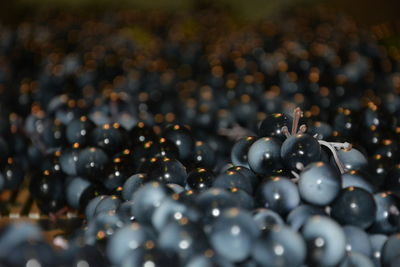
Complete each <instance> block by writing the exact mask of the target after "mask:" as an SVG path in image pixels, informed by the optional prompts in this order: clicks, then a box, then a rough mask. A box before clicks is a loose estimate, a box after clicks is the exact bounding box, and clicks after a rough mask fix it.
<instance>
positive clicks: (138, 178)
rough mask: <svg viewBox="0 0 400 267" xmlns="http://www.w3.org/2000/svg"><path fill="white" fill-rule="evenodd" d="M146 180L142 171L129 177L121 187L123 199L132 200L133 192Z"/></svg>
mask: <svg viewBox="0 0 400 267" xmlns="http://www.w3.org/2000/svg"><path fill="white" fill-rule="evenodd" d="M146 182H148V179H147V175H146V174H144V173H137V174H134V175H132V176H131V177H129V178H128V179H127V180H126V181H125V183H124V185H123V189H122V197H123V198H124V199H125V200H132V197H133V195H134V193H135V192H136V191H137V190H138V189H139V188H140V187H142V186H143V185H144V184H145V183H146Z"/></svg>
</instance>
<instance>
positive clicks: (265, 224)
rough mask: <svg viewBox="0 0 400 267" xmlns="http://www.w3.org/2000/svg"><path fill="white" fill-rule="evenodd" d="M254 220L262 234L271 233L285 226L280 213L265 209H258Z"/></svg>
mask: <svg viewBox="0 0 400 267" xmlns="http://www.w3.org/2000/svg"><path fill="white" fill-rule="evenodd" d="M253 219H254V221H255V222H256V224H257V226H258V229H260V231H261V232H269V231H270V230H271V229H272V228H274V227H276V226H279V225H284V224H285V223H284V221H283V219H282V217H281V216H280V215H279V214H278V213H276V212H275V211H273V210H268V209H264V208H260V209H256V210H255V211H254V214H253Z"/></svg>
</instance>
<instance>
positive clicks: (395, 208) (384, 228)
mask: <svg viewBox="0 0 400 267" xmlns="http://www.w3.org/2000/svg"><path fill="white" fill-rule="evenodd" d="M374 199H375V203H376V213H375V220H374V223H373V225H372V227H371V229H370V231H372V232H375V233H382V234H391V233H395V232H399V231H400V199H399V197H398V196H396V195H394V194H392V193H391V192H381V193H377V194H375V195H374Z"/></svg>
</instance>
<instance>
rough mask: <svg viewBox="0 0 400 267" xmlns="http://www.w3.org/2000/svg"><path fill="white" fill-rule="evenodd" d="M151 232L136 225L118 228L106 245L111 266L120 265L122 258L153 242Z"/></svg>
mask: <svg viewBox="0 0 400 267" xmlns="http://www.w3.org/2000/svg"><path fill="white" fill-rule="evenodd" d="M154 238H155V237H154V235H153V234H152V231H151V230H150V229H148V228H147V227H145V226H142V225H140V224H138V223H132V224H128V225H126V226H124V227H122V228H119V229H118V230H117V231H116V232H115V233H114V234H113V235H112V236H111V237H110V240H109V241H108V243H107V250H106V253H107V258H108V259H109V260H110V262H111V263H112V264H115V265H120V264H121V263H122V261H123V260H124V258H125V257H126V256H127V255H129V254H130V253H131V252H132V251H133V250H135V249H137V248H138V247H140V246H141V245H143V244H144V243H146V242H148V241H152V240H154Z"/></svg>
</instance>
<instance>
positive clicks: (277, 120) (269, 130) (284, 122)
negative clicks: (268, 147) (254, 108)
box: [258, 113, 292, 142]
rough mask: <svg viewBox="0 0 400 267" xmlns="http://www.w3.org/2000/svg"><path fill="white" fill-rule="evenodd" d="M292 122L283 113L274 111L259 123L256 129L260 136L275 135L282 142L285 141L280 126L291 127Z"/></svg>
mask: <svg viewBox="0 0 400 267" xmlns="http://www.w3.org/2000/svg"><path fill="white" fill-rule="evenodd" d="M291 125H292V122H291V119H290V118H289V117H287V116H286V115H285V114H283V113H274V114H271V115H268V116H267V117H266V118H265V119H264V120H263V121H262V122H261V124H260V127H259V129H258V135H259V136H260V137H276V138H277V139H279V140H281V141H282V142H283V141H285V139H286V136H285V135H284V133H283V131H282V128H283V127H284V126H286V127H288V129H290V128H291Z"/></svg>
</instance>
